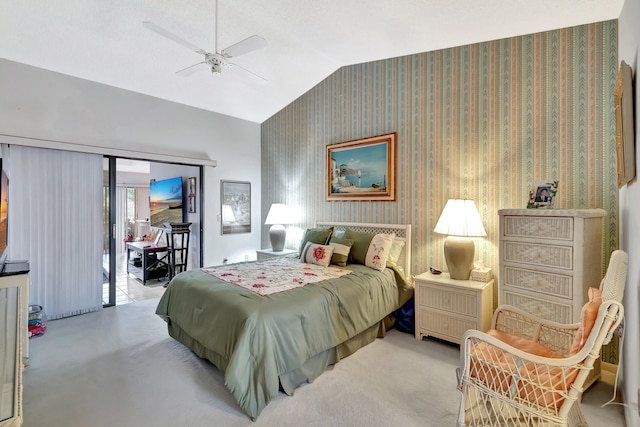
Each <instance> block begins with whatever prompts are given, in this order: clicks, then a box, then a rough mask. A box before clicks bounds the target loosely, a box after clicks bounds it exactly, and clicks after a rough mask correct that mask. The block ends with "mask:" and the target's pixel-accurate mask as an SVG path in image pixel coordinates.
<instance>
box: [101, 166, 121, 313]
mask: <svg viewBox="0 0 640 427" xmlns="http://www.w3.org/2000/svg"><path fill="white" fill-rule="evenodd" d="M103 176H104V183H103V191H102V196H103V235H104V239H103V245H102V253H103V256H102V263H103V271H104V274H103V286H102V301H103V307H110V306H114V305H116V277H117V275H116V257H115V256H112V255H115V253H116V227H115V224H116V203H115V202H116V158H115V157H111V156H105V158H104V174H103Z"/></svg>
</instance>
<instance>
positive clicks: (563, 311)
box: [500, 288, 573, 323]
mask: <svg viewBox="0 0 640 427" xmlns="http://www.w3.org/2000/svg"><path fill="white" fill-rule="evenodd" d="M502 298H503V299H502V300H501V301H500V304H506V305H512V306H515V307H518V308H520V309H521V310H524V311H526V312H528V313H531V314H533V315H535V316H538V317H542V318H544V319H548V320H552V321H554V322H559V323H573V307H572V306H571V305H568V304H561V303H558V302H554V301H550V300H548V299H539V298H535V297H532V296H529V295H524V294H520V293H517V292H513V291H512V290H511V289H506V288H505V289H503V293H502ZM543 298H544V297H543Z"/></svg>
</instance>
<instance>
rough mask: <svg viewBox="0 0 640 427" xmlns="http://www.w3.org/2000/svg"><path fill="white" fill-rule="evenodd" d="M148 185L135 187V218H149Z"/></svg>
mask: <svg viewBox="0 0 640 427" xmlns="http://www.w3.org/2000/svg"><path fill="white" fill-rule="evenodd" d="M149 216H150V215H149V187H136V219H139V220H144V219H147V220H148V219H149Z"/></svg>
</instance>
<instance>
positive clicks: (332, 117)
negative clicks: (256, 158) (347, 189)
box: [262, 21, 618, 273]
mask: <svg viewBox="0 0 640 427" xmlns="http://www.w3.org/2000/svg"><path fill="white" fill-rule="evenodd" d="M616 72H617V21H606V22H601V23H595V24H590V25H583V26H577V27H572V28H567V29H561V30H554V31H549V32H545V33H538V34H533V35H527V36H521V37H513V38H508V39H503V40H496V41H491V42H484V43H478V44H473V45H468V46H461V47H455V48H451V49H444V50H439V51H435V52H427V53H422V54H416V55H410V56H403V57H399V58H392V59H386V60H381V61H376V62H370V63H365V64H358V65H352V66H347V67H343V68H341V69H339V70H338V71H336V72H335V73H333V74H332V75H331V76H329V77H328V78H326V79H325V80H324V81H322V82H321V83H319V84H318V85H317V86H316V87H314V88H313V89H311V90H310V91H309V92H307V93H306V94H304V95H303V96H301V97H300V98H299V99H297V100H296V101H294V102H292V103H291V104H290V105H289V106H287V107H286V108H284V109H283V110H282V111H280V112H279V113H277V114H276V115H274V116H273V117H271V118H270V119H269V120H267V121H266V122H265V123H263V125H262V216H263V219H264V217H265V216H266V213H267V211H268V208H269V206H270V205H271V203H273V202H283V203H286V204H287V205H289V206H290V207H292V208H293V209H294V210H295V211H296V213H297V219H298V223H297V224H295V225H294V226H293V227H291V228H290V230H292V231H291V232H290V233H289V237H288V240H287V246H288V247H291V248H297V243H298V241H299V238H300V231H299V230H300V229H304V228H305V227H309V226H312V225H313V222H314V221H315V220H335V221H358V222H391V223H411V224H412V225H413V248H412V251H413V254H414V260H413V265H412V269H413V271H414V272H416V273H419V272H422V271H425V270H427V269H428V268H429V266H431V265H433V266H438V267H443V268H445V267H446V265H445V262H444V255H443V249H442V247H443V241H444V237H443V236H440V235H437V234H435V233H434V232H433V228H434V226H435V224H436V221H437V220H438V217H439V215H440V212H441V211H442V208H443V207H444V205H445V203H446V201H447V200H448V199H450V198H468V199H473V200H475V202H476V205H477V206H478V209H479V211H480V214H481V216H482V220H483V223H484V225H485V228H486V231H487V234H488V235H487V237H486V238H482V239H477V258H478V261H479V263H481V264H483V265H485V266H488V267H492V268H493V269H494V272H496V270H497V267H498V253H497V247H498V246H497V245H498V215H497V211H498V209H501V208H524V207H526V204H527V200H528V190H529V186H530V184H531V183H532V182H533V181H537V180H541V179H558V180H559V182H560V184H559V190H558V195H557V198H556V207H558V208H595V207H600V208H604V209H605V210H607V212H608V213H609V215H608V216H607V218H606V220H605V221H606V226H605V227H604V229H605V231H604V234H605V235H604V241H605V243H604V245H603V246H604V247H603V264H606V262H607V261H608V254H609V253H610V251H612V250H613V249H615V248H616V247H617V235H618V230H617V215H618V212H617V203H618V200H617V196H618V190H617V185H616V165H615V161H616V156H615V128H614V125H615V119H614V102H613V91H614V86H615V79H616ZM388 132H397V201H396V202H343V201H340V202H335V201H334V202H327V201H325V192H326V188H325V185H326V184H325V177H326V173H327V165H326V160H325V150H326V148H325V147H326V145H327V144H333V143H337V142H342V141H348V140H354V139H360V138H364V137H369V136H374V135H379V134H384V133H388ZM296 231H297V232H296ZM262 241H263V246H269V243H268V242H269V239H268V227H264V228H263V234H262ZM604 255H606V257H605V256H604Z"/></svg>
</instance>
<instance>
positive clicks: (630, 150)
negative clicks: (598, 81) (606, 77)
mask: <svg viewBox="0 0 640 427" xmlns="http://www.w3.org/2000/svg"><path fill="white" fill-rule="evenodd" d="M614 98H615V114H616V157H617V159H616V160H617V162H616V163H617V166H618V188H620V187H622V186H624V185H625V184H627V183H629V182H630V181H631V180H633V179H634V178H635V176H636V152H635V137H634V125H633V122H634V112H633V110H634V108H633V70H632V69H631V67H630V66H629V65H628V64H627V63H626V62H624V61H621V62H620V71H619V72H618V76H617V78H616V87H615V90H614Z"/></svg>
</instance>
